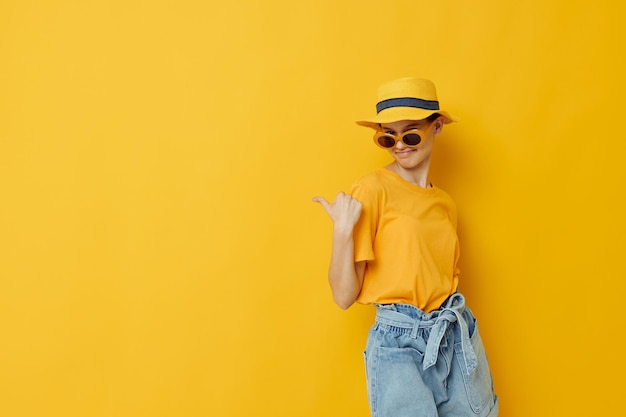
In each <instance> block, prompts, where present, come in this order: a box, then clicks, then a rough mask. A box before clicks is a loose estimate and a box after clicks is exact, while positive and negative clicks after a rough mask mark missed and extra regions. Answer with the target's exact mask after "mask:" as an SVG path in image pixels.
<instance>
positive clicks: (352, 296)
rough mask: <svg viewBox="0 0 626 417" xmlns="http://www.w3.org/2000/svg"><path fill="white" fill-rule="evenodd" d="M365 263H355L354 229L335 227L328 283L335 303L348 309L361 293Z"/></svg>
mask: <svg viewBox="0 0 626 417" xmlns="http://www.w3.org/2000/svg"><path fill="white" fill-rule="evenodd" d="M364 270H365V262H359V263H357V264H355V262H354V241H353V236H352V228H343V227H341V226H338V225H335V227H334V228H333V245H332V255H331V260H330V267H329V269H328V282H329V284H330V288H331V291H332V293H333V300H334V301H335V303H336V304H337V305H338V306H339V307H341V308H343V309H347V308H348V307H350V306H351V305H352V304H353V303H354V301H355V300H356V298H357V296H358V295H359V292H360V291H361V283H362V282H363V271H364Z"/></svg>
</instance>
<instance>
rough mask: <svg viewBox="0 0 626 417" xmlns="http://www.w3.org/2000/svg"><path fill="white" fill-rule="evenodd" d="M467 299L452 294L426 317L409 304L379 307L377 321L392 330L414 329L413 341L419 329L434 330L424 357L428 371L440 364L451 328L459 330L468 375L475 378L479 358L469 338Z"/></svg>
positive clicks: (425, 367)
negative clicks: (438, 362) (466, 316)
mask: <svg viewBox="0 0 626 417" xmlns="http://www.w3.org/2000/svg"><path fill="white" fill-rule="evenodd" d="M463 311H465V297H463V295H462V294H459V293H455V294H452V295H451V296H450V297H448V299H447V300H446V301H445V302H444V303H443V305H442V306H441V307H440V308H439V309H438V310H434V311H431V312H430V313H425V312H423V311H422V310H420V309H418V308H416V307H414V306H411V305H407V304H384V305H376V321H377V322H379V323H383V324H387V325H390V326H395V327H400V328H405V329H411V337H413V338H416V337H417V333H418V330H419V329H425V328H430V335H429V336H428V340H427V342H426V352H425V353H424V362H423V367H424V370H426V369H428V368H430V367H431V366H433V365H434V364H435V363H436V362H437V357H438V355H439V345H440V344H441V340H442V339H443V336H444V335H445V333H446V331H447V330H448V328H449V327H450V326H451V325H456V326H458V329H459V333H460V335H461V347H462V350H463V358H464V360H465V368H466V371H467V374H468V375H469V374H471V373H472V372H473V371H474V369H476V366H477V360H476V354H475V353H474V348H473V347H472V343H471V341H470V338H469V329H468V326H467V323H466V321H465V319H464V318H463V314H462V313H463Z"/></svg>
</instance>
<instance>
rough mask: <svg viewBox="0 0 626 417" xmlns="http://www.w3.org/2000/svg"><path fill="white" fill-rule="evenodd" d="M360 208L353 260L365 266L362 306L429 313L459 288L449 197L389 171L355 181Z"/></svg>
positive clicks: (454, 219) (454, 220)
mask: <svg viewBox="0 0 626 417" xmlns="http://www.w3.org/2000/svg"><path fill="white" fill-rule="evenodd" d="M350 193H351V195H352V196H353V197H354V198H356V199H357V200H359V201H360V202H361V203H362V204H363V210H362V212H361V218H360V219H359V221H358V223H357V224H356V226H355V229H354V255H355V257H354V260H355V262H358V261H367V267H366V268H365V276H364V279H363V286H362V288H361V292H360V294H359V296H358V298H357V302H359V303H361V304H372V303H376V304H389V303H406V304H412V305H414V306H416V307H418V308H420V309H422V310H423V311H426V312H429V311H432V310H434V309H437V308H439V307H440V305H441V303H443V301H444V300H445V299H446V298H447V297H448V296H449V295H450V294H452V293H454V292H455V291H456V289H457V285H458V275H459V270H458V268H457V261H458V259H459V242H458V238H457V233H456V226H457V213H456V206H455V204H454V201H453V200H452V198H451V197H450V196H449V195H448V194H447V193H446V192H445V191H443V190H442V189H440V188H437V187H431V188H421V187H418V186H416V185H414V184H411V183H409V182H408V181H405V180H404V179H403V178H401V177H400V176H399V175H398V174H396V173H394V172H392V171H389V170H387V169H384V168H381V169H378V170H376V171H374V172H372V173H370V174H368V175H366V176H364V177H362V178H361V179H360V180H358V181H357V182H356V183H355V184H354V185H353V186H352V190H351V192H350Z"/></svg>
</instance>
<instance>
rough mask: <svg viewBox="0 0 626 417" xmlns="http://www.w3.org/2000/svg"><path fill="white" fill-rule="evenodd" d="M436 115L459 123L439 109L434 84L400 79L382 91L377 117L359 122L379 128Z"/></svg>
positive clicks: (450, 121)
mask: <svg viewBox="0 0 626 417" xmlns="http://www.w3.org/2000/svg"><path fill="white" fill-rule="evenodd" d="M435 113H438V114H440V115H441V116H443V118H444V123H452V122H458V118H456V117H454V116H452V115H450V114H449V113H448V112H445V111H443V110H441V109H440V108H439V100H437V91H436V89H435V84H433V82H432V81H430V80H424V79H420V78H411V77H409V78H400V79H397V80H393V81H388V82H386V83H384V84H383V85H381V86H380V87H379V88H378V103H377V104H376V116H374V117H371V118H368V119H365V120H359V121H357V122H356V123H357V124H359V125H361V126H366V127H371V128H373V129H378V128H379V125H380V123H392V122H397V121H400V120H422V119H426V118H427V117H428V116H430V115H432V114H435Z"/></svg>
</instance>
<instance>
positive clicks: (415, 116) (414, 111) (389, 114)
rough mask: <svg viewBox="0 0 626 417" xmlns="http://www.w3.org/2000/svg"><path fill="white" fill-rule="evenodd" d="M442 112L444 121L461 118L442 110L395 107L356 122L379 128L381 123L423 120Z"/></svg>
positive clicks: (453, 120)
mask: <svg viewBox="0 0 626 417" xmlns="http://www.w3.org/2000/svg"><path fill="white" fill-rule="evenodd" d="M435 113H437V114H440V115H441V116H442V117H443V120H444V123H446V124H448V123H453V122H458V121H459V118H458V117H456V116H453V115H451V114H449V113H448V112H446V111H442V110H426V109H418V108H414V107H393V108H389V109H385V110H383V111H381V112H380V113H378V114H377V115H376V116H374V117H372V118H368V119H365V120H358V121H357V122H356V124H358V125H360V126H365V127H371V128H372V129H378V128H379V127H380V124H381V123H393V122H398V121H400V120H423V119H426V118H427V117H429V116H431V115H433V114H435Z"/></svg>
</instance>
